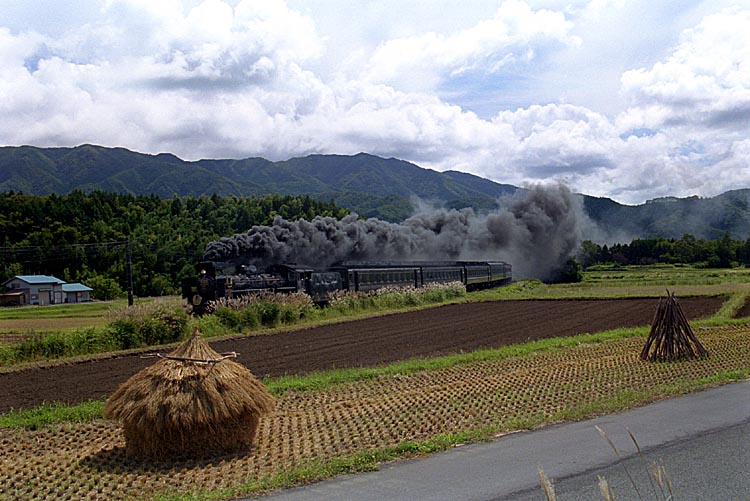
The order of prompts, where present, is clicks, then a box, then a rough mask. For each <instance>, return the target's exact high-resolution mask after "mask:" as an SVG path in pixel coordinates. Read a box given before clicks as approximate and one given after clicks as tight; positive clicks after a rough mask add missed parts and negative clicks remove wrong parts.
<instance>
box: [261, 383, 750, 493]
mask: <svg viewBox="0 0 750 501" xmlns="http://www.w3.org/2000/svg"><path fill="white" fill-rule="evenodd" d="M595 425H596V426H599V427H600V428H601V429H603V430H604V431H605V432H606V434H607V436H608V437H609V439H610V440H611V441H612V442H613V443H614V445H615V447H616V448H617V449H618V451H619V454H616V453H615V452H614V451H613V450H612V448H611V447H610V445H609V444H608V443H607V441H606V440H605V439H604V438H602V436H601V435H600V434H599V432H598V431H597V430H596V428H595ZM627 430H630V432H631V433H632V434H633V435H634V436H635V438H636V440H637V442H638V445H639V446H640V448H641V450H642V451H643V456H641V455H639V454H638V452H637V450H636V447H635V445H634V444H633V442H632V441H631V439H630V437H629V435H628V433H627ZM652 461H657V462H661V463H663V464H664V466H665V468H666V470H667V473H668V475H669V477H670V479H671V481H672V485H673V489H674V491H675V493H676V494H677V496H676V499H690V500H697V499H703V500H714V499H719V500H732V499H739V500H748V499H750V466H749V465H750V381H744V382H740V383H734V384H731V385H726V386H722V387H719V388H715V389H711V390H707V391H703V392H699V393H694V394H691V395H686V396H683V397H678V398H674V399H671V400H665V401H662V402H657V403H654V404H651V405H648V406H645V407H642V408H639V409H635V410H632V411H628V412H623V413H620V414H614V415H609V416H604V417H601V418H597V419H592V420H588V421H582V422H578V423H568V424H563V425H557V426H551V427H547V428H544V429H541V430H537V431H533V432H525V433H515V434H511V435H506V436H504V437H500V438H498V439H496V440H494V441H492V442H489V443H483V444H474V445H468V446H462V447H457V448H454V449H452V450H450V451H446V452H443V453H439V454H434V455H432V456H429V457H426V458H422V459H416V460H411V461H400V462H394V463H389V464H385V465H383V466H381V468H380V470H379V471H376V472H372V473H365V474H360V475H344V476H341V477H338V478H334V479H331V480H327V481H324V482H320V483H317V484H313V485H309V486H304V487H300V488H295V489H289V490H286V491H281V492H279V493H276V494H273V495H271V496H268V497H267V499H273V500H290V501H291V500H295V501H298V500H299V501H302V500H304V501H308V500H323V499H325V500H410V501H415V500H435V499H450V500H498V501H499V500H503V501H511V500H512V501H519V500H543V499H545V497H544V494H543V493H542V491H541V488H540V486H539V475H538V467H539V466H541V467H542V468H544V470H545V472H546V474H547V476H548V477H550V478H552V479H554V483H555V490H556V492H557V494H558V497H557V499H558V500H560V501H566V500H581V499H586V500H588V499H602V497H601V495H600V494H599V488H598V476H603V477H604V478H606V479H607V480H608V481H609V482H610V485H611V486H612V488H613V489H614V491H615V495H616V499H618V500H619V501H625V500H628V499H656V498H657V496H656V495H655V493H654V490H653V489H652V487H651V484H650V482H649V480H648V477H647V476H646V474H645V470H646V464H647V463H649V462H652ZM628 474H629V475H630V476H632V477H633V479H634V483H635V485H636V486H637V489H638V490H639V491H640V497H639V494H638V493H637V492H636V491H635V489H636V488H634V487H633V483H631V481H630V479H629V477H628ZM656 488H657V489H658V487H656Z"/></svg>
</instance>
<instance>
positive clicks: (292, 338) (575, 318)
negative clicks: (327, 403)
mask: <svg viewBox="0 0 750 501" xmlns="http://www.w3.org/2000/svg"><path fill="white" fill-rule="evenodd" d="M724 300H725V298H723V297H688V298H682V299H680V304H681V305H682V308H683V310H684V312H685V314H686V315H687V317H688V318H689V319H696V318H702V317H706V316H709V315H711V314H713V313H715V312H716V311H717V310H718V309H719V308H720V306H721V304H722V303H723V301H724ZM656 304H657V300H656V299H653V298H651V299H616V300H549V301H496V302H486V303H465V304H455V305H447V306H441V307H437V308H431V309H426V310H420V311H413V312H408V313H399V314H393V315H386V316H381V317H376V318H370V319H365V320H357V321H352V322H345V323H340V324H334V325H328V326H323V327H315V328H308V329H301V330H296V331H291V332H283V333H277V334H271V335H261V336H248V337H240V338H233V339H228V340H223V341H217V342H213V343H211V346H212V348H214V349H215V350H216V351H218V352H228V351H236V352H239V353H240V356H239V358H238V359H237V361H239V362H240V363H242V364H244V365H246V366H247V367H248V368H249V369H250V370H251V371H252V372H253V374H255V375H256V376H258V377H265V376H280V375H283V374H303V373H308V372H312V371H318V370H326V369H332V368H344V367H358V366H374V365H379V364H385V363H389V362H393V361H397V360H405V359H410V358H419V357H433V356H439V355H446V354H450V353H459V352H468V351H473V350H476V349H480V348H493V347H499V346H504V345H509V344H514V343H522V342H527V341H532V340H537V339H543V338H550V337H557V336H572V335H576V334H582V333H587V332H588V333H594V332H600V331H603V330H608V329H614V328H618V327H631V326H639V325H648V324H650V323H651V320H652V317H653V314H654V311H655V309H656ZM153 362H154V360H153V358H151V359H144V358H140V356H139V355H137V354H135V355H130V356H123V357H119V358H106V359H97V360H90V361H85V362H78V363H70V364H67V365H66V364H63V365H59V364H56V365H50V366H46V367H34V368H27V369H24V370H20V371H15V372H8V373H3V374H0V395H3V398H2V399H1V400H0V412H7V411H8V410H10V409H23V408H29V407H34V406H37V405H39V404H41V403H43V402H54V401H60V402H66V403H79V402H84V401H87V400H91V399H97V400H99V399H105V398H107V397H108V396H109V395H110V394H111V393H112V392H113V391H114V390H115V389H116V388H117V386H118V385H119V384H120V383H122V382H123V381H125V380H126V379H127V378H129V377H130V376H132V375H133V374H135V373H136V372H138V371H139V370H141V369H143V368H144V367H146V366H147V365H150V364H152V363H153Z"/></svg>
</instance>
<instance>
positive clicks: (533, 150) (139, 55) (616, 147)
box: [0, 0, 750, 204]
mask: <svg viewBox="0 0 750 501" xmlns="http://www.w3.org/2000/svg"><path fill="white" fill-rule="evenodd" d="M748 132H750V0H738V1H724V0H706V1H698V0H679V1H677V0H661V1H660V0H576V1H571V2H562V1H557V0H538V1H537V0H526V1H523V0H495V1H490V0H461V1H427V0H411V1H404V0H379V1H377V2H370V1H360V0H287V1H286V2H284V1H282V0H203V1H201V0H159V1H152V0H71V1H61V0H0V145H5V146H17V145H23V144H29V145H34V146H44V147H47V146H76V145H79V144H84V143H91V144H99V145H103V146H111V147H116V146H119V147H125V148H128V149H131V150H134V151H140V152H144V153H160V152H170V153H174V154H175V155H177V156H179V157H180V158H183V159H185V160H198V159H201V158H246V157H256V156H259V157H264V158H268V159H270V160H285V159H288V158H291V157H299V156H305V155H309V154H345V155H350V154H356V153H359V152H366V153H371V154H374V155H378V156H382V157H386V158H390V157H395V158H399V159H403V160H407V161H410V162H413V163H415V164H417V165H419V166H421V167H425V168H430V169H435V170H438V171H445V170H458V171H463V172H469V173H472V174H476V175H479V176H482V177H485V178H487V179H491V180H493V181H497V182H500V183H507V184H513V185H516V186H526V185H530V184H537V183H548V182H560V181H562V182H564V183H565V184H567V185H568V186H569V187H570V188H571V189H572V190H574V191H576V192H580V193H585V194H588V195H593V196H602V197H609V198H612V199H614V200H616V201H618V202H621V203H626V204H640V203H643V202H645V201H646V200H649V199H653V198H658V197H664V196H679V197H684V196H693V195H698V196H702V197H711V196H715V195H718V194H720V193H722V192H725V191H727V190H731V189H738V188H750V135H749V134H748Z"/></svg>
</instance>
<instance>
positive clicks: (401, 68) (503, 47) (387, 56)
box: [365, 0, 579, 91]
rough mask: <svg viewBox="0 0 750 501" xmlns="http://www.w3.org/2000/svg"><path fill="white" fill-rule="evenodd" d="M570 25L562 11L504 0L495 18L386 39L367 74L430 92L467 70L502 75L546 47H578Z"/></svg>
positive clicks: (526, 61)
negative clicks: (446, 32) (455, 29)
mask: <svg viewBox="0 0 750 501" xmlns="http://www.w3.org/2000/svg"><path fill="white" fill-rule="evenodd" d="M570 28H571V24H570V23H569V22H568V21H567V20H566V19H565V16H564V15H563V14H562V13H560V12H553V11H549V10H537V11H534V10H532V9H531V7H529V6H528V5H527V4H526V3H524V2H521V1H519V0H506V1H505V2H503V3H502V4H501V6H500V8H499V9H498V10H497V12H496V13H495V16H494V17H493V18H492V19H486V20H482V21H480V22H479V23H477V24H476V25H474V26H472V27H470V28H467V29H464V30H462V31H459V32H456V33H451V34H449V35H444V34H442V33H435V32H427V33H424V34H421V35H418V36H412V37H408V38H398V39H391V40H387V41H385V42H384V43H382V44H381V45H380V46H379V47H378V48H377V49H376V50H375V52H374V54H373V55H372V57H371V58H370V61H369V63H368V67H367V69H366V70H365V78H366V79H367V80H369V81H372V82H381V83H388V84H391V85H394V86H396V87H398V88H401V89H406V90H420V91H424V90H431V89H434V88H435V87H436V86H437V85H438V84H439V83H440V82H441V81H442V80H444V79H447V78H451V77H456V76H459V75H461V74H463V73H467V72H474V71H478V72H480V73H498V72H500V71H502V70H503V69H504V68H505V67H507V66H512V65H517V64H528V63H530V62H531V61H532V60H533V59H534V58H535V55H536V51H537V50H540V49H544V48H545V47H546V46H548V45H553V46H554V45H564V44H570V45H575V44H577V43H578V42H579V40H578V39H576V38H575V37H572V36H570V35H569V33H568V32H569V30H570Z"/></svg>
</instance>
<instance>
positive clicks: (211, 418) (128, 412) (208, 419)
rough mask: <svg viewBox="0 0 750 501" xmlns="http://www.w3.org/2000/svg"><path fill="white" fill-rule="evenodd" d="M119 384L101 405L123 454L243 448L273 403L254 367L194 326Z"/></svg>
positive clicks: (154, 456) (167, 454)
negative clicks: (119, 435) (117, 431)
mask: <svg viewBox="0 0 750 501" xmlns="http://www.w3.org/2000/svg"><path fill="white" fill-rule="evenodd" d="M160 358H161V360H159V361H158V362H156V363H155V364H153V365H151V366H150V367H147V368H145V369H144V370H142V371H141V372H139V373H137V374H135V375H134V376H132V377H131V378H130V379H128V380H127V381H125V382H124V383H123V384H121V385H120V387H119V388H117V390H116V391H115V392H114V393H113V394H112V396H111V397H110V398H109V400H108V401H107V404H106V406H105V408H104V416H105V417H106V418H107V419H116V420H119V421H120V422H121V423H122V426H123V430H124V434H125V441H126V446H127V453H128V455H131V456H136V457H142V458H148V459H165V458H169V457H185V456H188V457H207V456H211V455H216V454H221V453H226V452H231V451H237V450H242V449H246V448H248V447H249V446H250V445H251V444H252V442H253V439H254V437H255V434H256V431H257V429H258V423H259V420H260V416H261V415H262V414H263V413H266V412H270V411H271V410H273V408H274V406H275V403H276V402H275V400H274V398H273V396H272V395H271V394H270V393H268V391H267V390H266V388H265V387H264V386H263V384H261V383H260V382H259V381H258V380H257V379H255V377H253V375H252V373H250V371H249V370H247V369H246V368H245V367H243V366H242V365H240V364H238V363H236V362H233V361H231V360H228V359H227V357H226V356H222V355H221V354H219V353H217V352H216V351H214V350H212V349H211V347H209V346H208V343H206V341H205V340H203V339H202V338H201V337H200V335H199V333H198V330H197V328H196V329H195V332H194V334H193V336H192V337H191V338H190V339H188V340H187V341H185V342H184V343H183V344H182V345H181V346H180V347H179V348H177V350H175V351H174V352H172V353H170V354H169V355H166V356H163V357H162V356H160Z"/></svg>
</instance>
